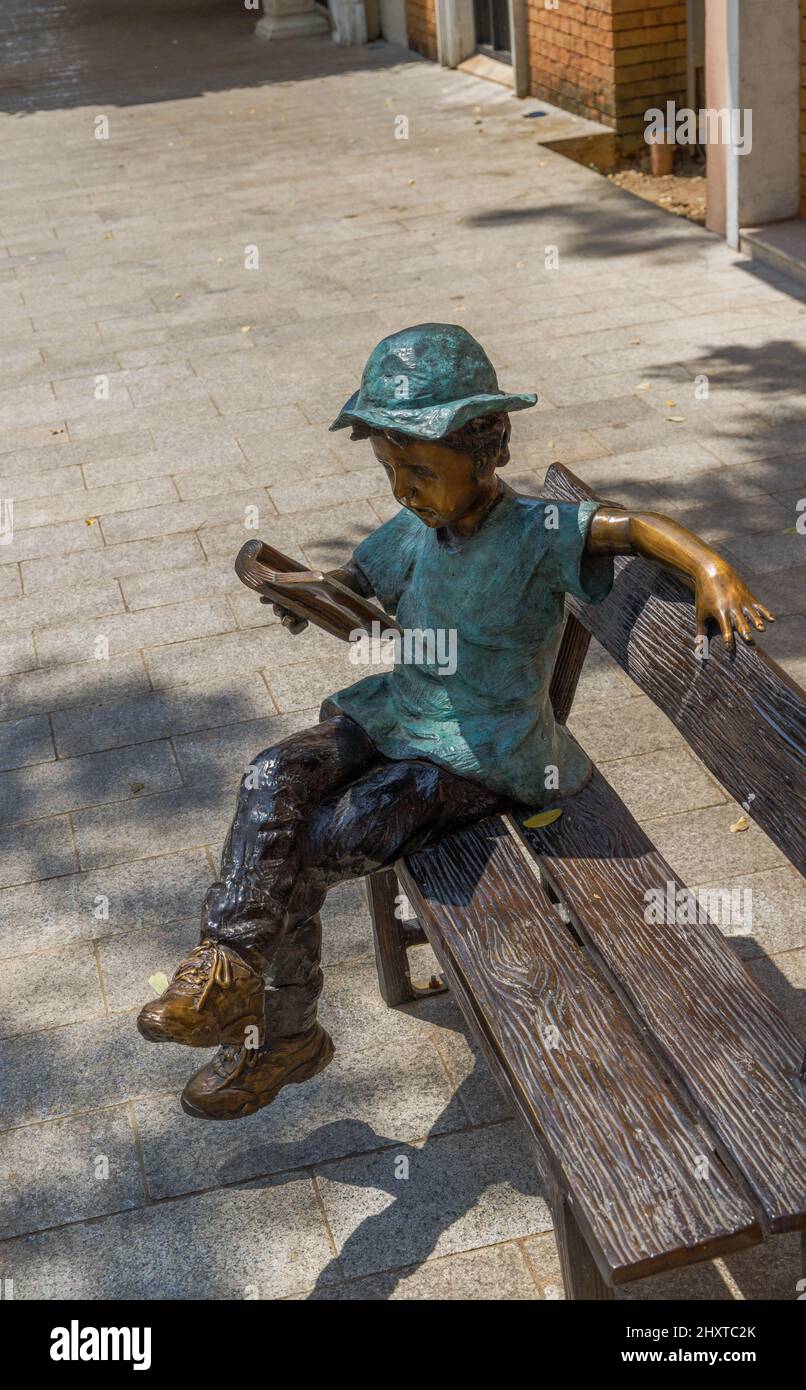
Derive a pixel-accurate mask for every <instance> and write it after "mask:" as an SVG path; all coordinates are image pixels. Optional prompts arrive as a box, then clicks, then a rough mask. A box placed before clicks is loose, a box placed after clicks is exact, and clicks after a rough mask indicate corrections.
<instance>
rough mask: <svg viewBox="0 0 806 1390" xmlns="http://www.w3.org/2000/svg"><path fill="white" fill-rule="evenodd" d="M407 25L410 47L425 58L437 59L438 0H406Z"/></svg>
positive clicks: (434, 60)
mask: <svg viewBox="0 0 806 1390" xmlns="http://www.w3.org/2000/svg"><path fill="white" fill-rule="evenodd" d="M406 27H407V29H408V35H409V48H412V49H414V52H415V53H421V54H422V55H423V57H424V58H430V59H431V61H432V63H435V62H436V61H437V7H436V0H406Z"/></svg>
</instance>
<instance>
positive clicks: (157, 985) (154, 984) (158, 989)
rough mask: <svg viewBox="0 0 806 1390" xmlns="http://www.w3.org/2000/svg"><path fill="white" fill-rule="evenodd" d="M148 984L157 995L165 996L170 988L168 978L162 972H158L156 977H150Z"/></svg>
mask: <svg viewBox="0 0 806 1390" xmlns="http://www.w3.org/2000/svg"><path fill="white" fill-rule="evenodd" d="M148 983H149V984H150V986H151V988H152V989H153V991H154V993H155V994H164V993H165V991H166V989H167V988H168V976H167V975H166V974H165V973H164V972H163V971H162V970H158V971H157V973H156V974H155V975H149V977H148Z"/></svg>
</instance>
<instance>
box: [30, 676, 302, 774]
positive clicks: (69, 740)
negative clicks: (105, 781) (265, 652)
mask: <svg viewBox="0 0 806 1390" xmlns="http://www.w3.org/2000/svg"><path fill="white" fill-rule="evenodd" d="M274 714H275V710H274V706H273V704H272V702H271V699H270V697H269V692H268V689H267V688H266V684H265V682H264V681H263V679H262V678H261V676H259V675H258V674H257V672H250V671H248V672H246V673H245V674H244V675H243V676H241V677H240V678H239V681H238V688H237V691H233V689H232V683H231V680H229V679H227V680H221V681H217V682H216V681H207V682H205V683H204V684H203V685H198V686H197V685H194V686H190V687H187V688H183V689H181V690H173V691H149V692H148V693H147V694H144V695H138V696H136V697H135V698H134V699H133V700H126V701H124V702H122V703H121V704H110V705H101V706H98V705H95V706H91V707H89V708H83V709H76V710H59V711H57V712H56V713H55V714H54V715H53V716H52V719H53V729H54V734H55V738H56V746H57V748H58V750H59V756H60V757H62V758H69V757H74V756H75V755H76V754H78V753H90V752H94V751H96V750H97V749H100V748H114V747H120V746H122V745H124V744H132V743H140V742H143V741H144V740H146V739H156V738H165V737H169V736H171V735H176V734H186V733H188V732H189V731H191V730H193V729H217V728H221V727H222V726H224V725H226V726H231V731H232V732H234V733H235V736H236V737H237V733H236V732H235V731H236V730H237V728H238V727H239V726H240V725H241V724H242V723H243V722H244V721H254V717H255V716H257V715H268V716H271V715H274ZM275 717H277V716H275ZM228 731H230V730H229V729H228Z"/></svg>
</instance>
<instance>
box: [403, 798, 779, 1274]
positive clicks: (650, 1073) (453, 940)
mask: <svg viewBox="0 0 806 1390" xmlns="http://www.w3.org/2000/svg"><path fill="white" fill-rule="evenodd" d="M397 869H398V873H399V876H400V878H401V881H402V883H403V886H404V888H405V890H406V892H407V895H408V897H409V900H410V901H411V903H412V905H413V906H414V908H415V911H416V913H417V916H418V918H419V920H420V922H421V924H422V925H423V926H424V928H425V930H426V933H427V935H428V937H429V939H430V941H431V943H432V945H433V947H434V950H435V952H436V954H437V956H438V958H439V959H440V961H441V963H442V965H443V968H444V969H445V971H446V974H447V975H448V978H449V981H451V982H453V983H454V984H455V986H456V989H457V995H458V998H459V1001H460V1003H461V1004H462V1007H463V1009H465V1010H466V1011H467V1013H468V1014H469V1015H470V1017H469V1018H468V1022H469V1024H470V1026H471V1029H472V1031H474V1032H475V1033H476V1034H477V1035H479V1034H480V1035H481V1039H482V1041H483V1044H484V1050H485V1053H486V1055H487V1056H488V1057H490V1058H491V1059H492V1061H493V1068H494V1071H495V1072H496V1074H497V1076H498V1079H499V1080H502V1081H503V1083H504V1088H505V1090H506V1092H507V1094H508V1096H509V1097H510V1099H513V1097H514V1099H515V1102H516V1106H517V1109H518V1110H519V1113H520V1115H521V1118H522V1119H525V1121H526V1123H527V1127H528V1128H529V1129H530V1130H531V1131H532V1137H533V1138H534V1139H536V1142H537V1145H538V1148H539V1149H540V1151H541V1152H542V1154H543V1156H544V1157H545V1155H546V1154H549V1155H551V1161H552V1164H553V1179H554V1180H555V1181H559V1183H560V1185H561V1186H562V1188H563V1189H564V1190H565V1191H567V1192H569V1193H570V1197H571V1201H572V1202H573V1206H574V1211H575V1214H576V1217H577V1220H578V1222H579V1224H580V1226H581V1228H582V1229H583V1230H584V1232H585V1235H586V1239H587V1240H588V1242H589V1244H590V1247H591V1250H592V1252H593V1254H594V1258H595V1259H596V1261H597V1264H598V1265H599V1268H600V1270H601V1272H602V1274H603V1276H604V1277H605V1278H606V1279H607V1280H608V1281H609V1282H612V1283H621V1282H625V1281H627V1280H630V1279H635V1278H640V1277H642V1276H643V1275H645V1274H649V1273H652V1272H655V1271H657V1270H660V1269H664V1268H669V1267H673V1266H674V1265H676V1264H679V1263H686V1262H688V1261H690V1260H691V1259H692V1258H694V1259H697V1258H707V1257H709V1256H713V1255H716V1254H718V1253H720V1252H721V1251H724V1250H729V1249H738V1248H741V1247H743V1246H745V1245H748V1244H753V1243H755V1242H756V1241H758V1240H759V1239H760V1238H761V1230H760V1227H759V1225H758V1222H757V1219H756V1216H755V1213H754V1211H753V1208H752V1204H751V1203H750V1202H749V1201H748V1200H747V1197H746V1196H745V1194H744V1193H743V1192H742V1191H741V1190H740V1189H739V1187H738V1186H737V1184H736V1183H735V1181H734V1179H733V1178H732V1176H731V1175H730V1174H729V1173H728V1172H727V1170H726V1169H725V1168H724V1167H723V1165H722V1164H721V1162H720V1161H719V1160H718V1159H715V1158H714V1156H713V1155H712V1160H714V1161H713V1166H712V1178H711V1180H710V1181H709V1182H707V1183H703V1182H701V1181H699V1180H698V1178H697V1176H696V1166H697V1161H698V1156H700V1155H702V1153H703V1143H704V1140H703V1136H702V1134H701V1133H700V1132H699V1131H698V1129H697V1127H696V1125H695V1124H694V1123H693V1121H692V1120H691V1118H690V1116H689V1115H688V1114H687V1113H686V1111H685V1109H684V1107H683V1106H682V1105H681V1104H680V1102H679V1099H678V1097H677V1096H676V1094H675V1092H674V1090H673V1089H672V1087H671V1086H670V1085H669V1083H668V1082H667V1081H666V1080H665V1079H664V1077H663V1075H662V1074H661V1071H660V1069H659V1068H658V1067H657V1065H656V1063H655V1062H654V1060H653V1059H652V1058H651V1056H649V1055H648V1054H647V1052H646V1051H645V1049H644V1048H643V1047H642V1045H641V1042H640V1040H639V1038H638V1036H637V1035H636V1031H635V1028H634V1025H633V1023H632V1022H631V1021H630V1019H629V1017H628V1016H627V1013H626V1011H625V1010H624V1008H623V1006H622V1005H621V1004H620V1002H619V1001H618V999H617V998H616V997H615V995H614V994H613V992H612V991H611V990H610V989H609V988H608V987H607V986H606V985H605V984H604V982H603V981H602V979H601V978H599V976H598V975H597V973H596V971H595V970H594V968H593V966H592V965H591V963H590V960H589V959H588V957H587V954H586V952H585V951H584V950H583V949H582V948H581V947H580V945H579V943H578V942H577V941H576V940H575V939H574V936H573V935H572V933H571V932H570V931H569V929H568V927H567V926H566V925H565V923H564V922H563V921H562V920H561V918H560V917H559V915H558V914H557V912H556V910H555V909H554V908H553V907H552V905H551V903H550V901H549V899H548V897H547V896H546V895H545V893H544V891H543V889H542V887H541V886H540V883H539V880H538V877H537V874H536V871H535V869H534V868H533V866H532V864H531V863H530V859H529V856H528V854H527V853H526V852H525V850H524V848H523V846H522V845H521V844H520V843H519V842H518V840H517V837H516V836H514V835H513V834H512V832H511V830H510V829H509V827H508V826H507V824H506V822H505V821H504V820H502V819H501V818H500V817H493V818H490V819H488V820H486V821H482V822H480V823H479V824H478V825H475V826H472V827H471V828H469V829H467V830H464V831H461V832H460V833H457V834H455V835H451V836H448V837H446V838H445V839H443V840H442V841H440V843H439V844H438V845H436V846H435V847H433V848H431V849H428V850H423V851H420V852H419V853H417V854H414V855H411V856H409V857H408V858H407V859H406V860H404V861H401V862H400V864H399V865H398V866H397Z"/></svg>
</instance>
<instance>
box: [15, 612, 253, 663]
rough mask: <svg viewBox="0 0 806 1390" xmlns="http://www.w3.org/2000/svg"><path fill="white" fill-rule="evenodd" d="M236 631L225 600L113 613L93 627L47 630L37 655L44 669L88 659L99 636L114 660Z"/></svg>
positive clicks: (38, 641)
mask: <svg viewBox="0 0 806 1390" xmlns="http://www.w3.org/2000/svg"><path fill="white" fill-rule="evenodd" d="M234 626H235V620H234V618H233V616H232V610H231V609H230V608H229V606H228V604H227V602H226V600H225V599H223V598H221V599H201V600H198V601H196V602H194V603H173V604H166V605H165V607H161V608H147V609H143V610H142V611H141V612H139V613H118V614H111V615H109V616H107V617H105V618H103V619H102V620H96V621H95V622H92V623H86V622H84V623H71V624H69V625H67V626H65V627H52V628H48V629H47V630H46V631H43V632H41V633H40V635H39V638H38V640H37V651H38V653H39V661H40V664H41V665H42V666H62V665H64V664H66V663H67V662H75V661H87V660H91V659H92V658H93V657H94V655H95V651H96V650H97V642H98V638H99V637H102V638H105V640H106V647H105V650H106V651H107V652H108V655H109V657H113V656H121V655H122V654H123V653H124V652H127V651H139V650H140V649H141V648H143V647H156V646H161V645H163V644H165V643H182V642H187V641H191V640H192V639H194V638H198V637H207V636H211V635H213V634H215V633H219V632H230V631H232V629H233V628H234Z"/></svg>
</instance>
